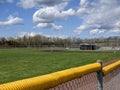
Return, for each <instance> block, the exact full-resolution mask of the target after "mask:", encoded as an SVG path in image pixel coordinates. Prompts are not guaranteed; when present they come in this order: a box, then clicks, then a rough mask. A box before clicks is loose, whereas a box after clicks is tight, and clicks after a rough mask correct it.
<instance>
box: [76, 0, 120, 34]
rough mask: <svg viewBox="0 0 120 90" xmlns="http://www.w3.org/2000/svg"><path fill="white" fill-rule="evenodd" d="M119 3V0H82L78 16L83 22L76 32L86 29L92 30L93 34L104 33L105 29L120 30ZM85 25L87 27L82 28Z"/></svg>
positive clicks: (109, 30)
mask: <svg viewBox="0 0 120 90" xmlns="http://www.w3.org/2000/svg"><path fill="white" fill-rule="evenodd" d="M119 4H120V1H119V0H93V1H90V0H80V6H79V9H78V10H77V16H79V17H80V18H81V19H82V20H83V22H82V26H81V25H80V26H79V27H77V28H76V30H75V32H76V33H78V34H80V33H81V32H82V31H84V30H90V33H92V34H97V33H102V32H104V30H105V31H108V32H111V31H114V32H118V31H119V30H120V22H119V21H120V5H119ZM83 26H87V27H86V28H81V27H83ZM101 30H102V31H101Z"/></svg>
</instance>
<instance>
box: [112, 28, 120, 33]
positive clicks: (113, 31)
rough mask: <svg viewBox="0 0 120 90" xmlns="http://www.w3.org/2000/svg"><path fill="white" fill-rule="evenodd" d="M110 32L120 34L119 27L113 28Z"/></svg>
mask: <svg viewBox="0 0 120 90" xmlns="http://www.w3.org/2000/svg"><path fill="white" fill-rule="evenodd" d="M110 32H112V33H116V34H120V28H119V29H115V30H110Z"/></svg>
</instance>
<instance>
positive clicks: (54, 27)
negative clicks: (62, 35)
mask: <svg viewBox="0 0 120 90" xmlns="http://www.w3.org/2000/svg"><path fill="white" fill-rule="evenodd" d="M52 29H53V30H62V29H63V26H61V25H59V26H58V25H55V24H52Z"/></svg>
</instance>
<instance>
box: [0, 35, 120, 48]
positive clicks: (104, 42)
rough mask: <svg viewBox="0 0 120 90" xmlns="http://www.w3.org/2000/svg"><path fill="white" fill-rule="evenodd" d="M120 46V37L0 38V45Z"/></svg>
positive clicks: (39, 36)
mask: <svg viewBox="0 0 120 90" xmlns="http://www.w3.org/2000/svg"><path fill="white" fill-rule="evenodd" d="M86 43H87V44H96V45H98V46H100V47H101V46H111V47H115V46H120V37H117V36H116V37H108V38H93V39H80V38H76V37H67V38H59V37H47V36H43V35H35V36H29V37H28V36H23V37H17V38H14V37H10V38H5V37H2V38H0V47H1V48H2V47H79V45H80V44H86Z"/></svg>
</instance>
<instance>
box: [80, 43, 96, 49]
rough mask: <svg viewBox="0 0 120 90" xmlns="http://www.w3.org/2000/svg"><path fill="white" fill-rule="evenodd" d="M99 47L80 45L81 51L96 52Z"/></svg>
mask: <svg viewBox="0 0 120 90" xmlns="http://www.w3.org/2000/svg"><path fill="white" fill-rule="evenodd" d="M96 49H97V46H96V45H94V44H80V50H96Z"/></svg>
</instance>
